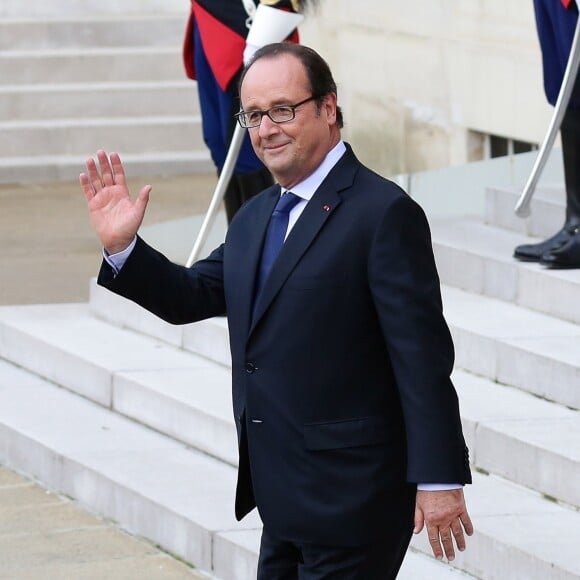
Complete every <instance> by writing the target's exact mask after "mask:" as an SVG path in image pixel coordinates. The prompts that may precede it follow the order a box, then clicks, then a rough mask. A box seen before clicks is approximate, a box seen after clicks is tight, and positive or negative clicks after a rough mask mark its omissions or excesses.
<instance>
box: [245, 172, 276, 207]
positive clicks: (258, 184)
mask: <svg viewBox="0 0 580 580" xmlns="http://www.w3.org/2000/svg"><path fill="white" fill-rule="evenodd" d="M236 178H237V180H238V188H239V190H240V198H241V200H242V203H245V202H246V201H248V200H249V199H251V198H252V197H254V195H256V194H257V193H260V192H261V191H264V189H267V188H268V187H270V186H271V185H274V178H273V177H272V174H271V173H270V172H269V171H268V170H267V169H266V168H265V167H263V168H262V169H257V170H256V171H252V172H251V173H238V174H237V175H236Z"/></svg>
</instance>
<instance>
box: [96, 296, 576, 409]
mask: <svg viewBox="0 0 580 580" xmlns="http://www.w3.org/2000/svg"><path fill="white" fill-rule="evenodd" d="M442 294H443V300H444V311H445V316H446V319H447V322H448V324H449V326H450V328H451V332H452V335H453V338H454V341H455V350H456V364H457V366H458V367H459V368H463V369H465V370H467V371H470V372H473V373H475V374H478V375H482V376H484V377H487V378H489V379H491V380H492V381H497V382H500V383H503V384H506V385H511V386H515V387H517V388H519V389H522V390H524V391H527V392H529V393H531V394H533V395H535V396H538V397H542V398H545V399H548V400H551V401H554V402H557V403H559V404H561V405H564V406H569V407H572V408H574V409H580V389H578V388H577V385H578V384H580V354H579V353H580V327H579V326H578V325H576V324H573V323H571V322H567V321H563V320H557V319H555V318H552V317H550V316H548V315H545V314H541V313H538V312H533V311H531V310H529V309H527V308H523V307H521V306H517V305H513V304H508V303H505V302H502V301H500V300H497V299H493V298H487V297H485V296H478V295H474V294H470V293H468V292H464V291H462V290H459V289H457V288H451V287H448V286H443V287H442ZM91 309H92V311H93V312H94V313H95V315H97V316H102V317H104V318H105V319H107V320H109V321H110V322H113V323H114V320H119V321H122V322H119V323H120V324H125V325H126V326H127V327H129V328H133V329H135V330H137V331H138V332H143V333H145V334H149V335H150V336H156V337H161V336H163V334H164V333H165V332H167V331H166V330H165V326H166V325H164V324H163V322H162V321H160V320H159V319H157V318H155V317H154V316H153V315H151V314H149V313H147V312H143V311H142V309H140V308H139V307H138V306H136V305H134V304H130V303H129V302H128V301H126V300H123V299H121V298H119V297H117V296H114V295H112V294H111V293H110V292H107V291H106V290H103V289H102V288H98V287H94V286H93V287H92V288H91ZM204 324H205V325H206V326H203V325H204ZM199 325H200V323H198V324H193V325H186V326H184V327H183V329H181V330H175V332H177V333H179V336H180V340H183V341H184V342H183V343H182V344H185V342H187V345H188V346H187V348H192V349H195V348H197V347H198V346H199V347H200V348H202V349H203V351H200V352H201V353H202V354H203V355H204V356H207V357H210V358H212V357H215V359H214V360H216V361H219V362H220V363H222V364H224V363H225V364H227V361H228V360H229V354H228V350H227V326H226V324H225V321H224V322H223V326H221V325H220V323H219V322H218V323H216V322H213V321H212V322H210V321H206V322H205V323H202V326H201V327H200V326H199ZM204 331H209V332H210V336H212V338H214V339H216V342H215V343H211V342H210V341H209V340H208V337H207V336H204V334H203V333H204ZM214 332H215V333H217V334H219V333H220V332H221V333H222V337H221V338H220V339H217V337H214V336H213V333H214ZM184 337H188V338H187V341H185V339H184ZM213 345H215V353H214V352H212V351H214V346H213Z"/></svg>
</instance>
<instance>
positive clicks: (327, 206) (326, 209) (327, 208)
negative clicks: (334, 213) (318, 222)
mask: <svg viewBox="0 0 580 580" xmlns="http://www.w3.org/2000/svg"><path fill="white" fill-rule="evenodd" d="M322 209H323V210H324V211H330V206H329V205H326V204H325V205H323V206H322Z"/></svg>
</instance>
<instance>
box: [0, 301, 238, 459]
mask: <svg viewBox="0 0 580 580" xmlns="http://www.w3.org/2000/svg"><path fill="white" fill-rule="evenodd" d="M0 320H1V321H2V322H1V323H0V324H1V326H0V328H1V330H0V357H2V358H4V359H6V360H9V361H11V362H12V363H14V364H17V365H19V366H22V367H23V368H26V369H27V370H29V371H31V372H33V373H35V374H38V375H39V376H41V377H43V378H45V379H47V380H50V381H52V382H54V383H56V384H58V385H60V386H62V387H65V388H66V389H69V390H70V391H73V392H74V393H76V394H79V395H82V396H83V397H86V398H88V399H90V400H91V401H93V402H95V403H98V404H100V405H102V406H104V407H106V408H109V409H112V410H114V411H115V412H117V413H120V414H122V415H126V416H129V417H131V418H133V419H135V420H137V421H139V422H141V423H143V424H146V425H148V426H149V427H152V428H153V429H156V430H158V431H160V432H162V433H165V434H166V435H170V436H172V437H175V438H176V439H178V440H180V441H181V442H182V443H185V444H187V445H191V446H192V447H195V448H197V449H200V450H202V451H204V452H205V453H208V454H210V455H213V456H215V457H217V458H219V459H221V460H222V461H225V462H227V463H230V464H232V465H235V464H237V447H236V434H235V426H234V422H233V417H232V408H231V405H232V403H231V378H230V371H229V369H228V368H226V367H224V366H222V365H218V364H216V363H215V362H213V361H210V360H208V359H205V358H203V357H200V356H198V355H196V354H193V353H192V352H187V351H185V350H183V349H180V348H176V347H175V346H172V345H171V343H168V342H164V341H160V340H157V339H152V338H149V337H146V336H143V335H141V334H138V333H136V332H134V331H130V330H124V329H121V328H116V327H114V326H111V325H110V324H107V323H105V322H103V321H101V320H98V319H97V318H95V317H93V316H91V315H90V313H89V310H88V307H87V305H83V304H68V305H51V306H42V305H33V306H25V307H17V306H16V307H2V308H0ZM50 328H52V330H49V329H50ZM47 331H48V332H47ZM79 337H83V338H82V339H79Z"/></svg>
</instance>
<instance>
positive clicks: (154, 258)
mask: <svg viewBox="0 0 580 580" xmlns="http://www.w3.org/2000/svg"><path fill="white" fill-rule="evenodd" d="M279 193H280V188H279V186H277V185H275V186H273V187H271V188H269V189H267V190H266V191H264V192H263V193H262V194H260V195H258V196H257V197H255V198H253V199H252V200H250V201H249V202H248V203H247V204H246V205H245V206H244V207H242V209H241V210H240V211H239V213H238V214H237V215H236V217H235V219H234V220H233V222H232V223H231V225H230V228H229V231H228V233H227V236H226V240H225V243H224V244H223V245H222V246H221V247H219V248H218V249H217V250H215V251H214V252H213V253H212V254H211V255H210V256H209V257H208V258H207V259H205V260H202V261H200V262H198V263H196V264H195V265H194V266H193V267H192V268H191V269H187V268H185V267H182V266H178V265H175V264H171V263H170V262H169V261H168V260H166V259H165V258H164V257H163V256H162V255H161V254H159V253H158V252H156V251H155V250H153V249H151V248H150V247H148V246H147V245H146V244H145V242H143V241H142V240H140V239H139V240H138V243H137V246H136V247H135V249H134V251H133V252H132V254H131V256H130V257H129V259H128V260H127V262H126V264H125V266H124V267H123V269H122V270H121V272H120V273H119V274H118V275H117V276H116V277H113V273H112V270H111V269H110V267H109V266H108V265H106V263H104V264H103V267H102V269H101V272H100V275H99V283H100V284H102V285H104V286H106V287H107V288H109V289H111V290H112V291H114V292H117V293H119V294H121V295H123V296H126V297H128V298H130V299H131V300H134V301H136V302H138V303H139V304H141V305H142V306H144V307H145V308H147V309H148V310H150V311H151V312H154V313H155V314H157V315H158V316H160V317H161V318H163V319H165V320H167V321H169V322H171V323H175V324H182V323H188V322H192V321H196V320H200V319H203V318H207V317H212V316H217V315H224V314H226V313H227V317H228V323H229V332H230V344H231V352H232V376H233V407H234V415H235V421H236V426H237V430H238V435H239V441H240V466H239V473H238V489H237V495H236V515H237V516H238V518H241V517H243V516H244V515H245V514H246V513H247V512H248V511H249V510H250V509H252V508H253V507H254V505H255V504H254V501H255V502H256V503H257V505H258V509H259V512H260V515H261V517H262V519H263V521H264V524H265V525H266V527H267V528H268V529H269V531H270V533H272V534H274V535H276V536H278V537H281V538H285V539H289V540H296V541H307V542H312V543H318V544H325V545H328V544H339V545H340V544H344V545H349V544H357V543H362V542H366V541H368V540H369V538H370V537H372V534H373V533H374V532H375V530H376V529H377V527H380V526H383V527H384V526H391V525H393V521H396V520H397V518H398V519H399V521H400V520H401V518H403V520H404V521H400V523H401V526H404V527H405V529H407V528H408V529H409V530H410V528H411V527H412V521H411V520H412V505H413V501H414V492H415V484H416V483H467V482H470V471H469V464H468V453H467V449H466V446H465V442H464V438H463V435H462V429H461V423H460V418H459V412H458V404H457V396H456V392H455V389H454V387H453V385H452V383H451V381H450V379H449V375H450V372H451V370H452V366H453V356H454V353H453V345H452V341H451V337H450V334H449V330H448V328H447V325H446V323H445V321H444V318H443V315H442V306H441V297H440V288H439V279H438V276H437V272H436V269H435V264H434V260H433V252H432V248H431V240H430V233H429V228H428V225H427V221H426V219H425V216H424V214H423V211H422V210H421V209H420V208H419V206H418V205H417V204H416V203H415V202H414V201H413V200H411V198H410V197H409V196H407V194H405V193H404V192H403V191H402V190H401V189H400V188H399V187H397V186H396V185H395V184H393V183H391V182H389V181H387V180H385V179H383V178H382V177H380V176H378V175H377V174H375V173H373V172H372V171H370V170H369V169H367V168H366V167H364V166H363V165H362V164H361V163H360V162H359V161H358V160H357V159H356V158H355V156H354V154H353V153H352V151H351V149H350V147H347V152H346V153H345V155H344V156H343V157H342V158H341V160H340V161H339V162H338V164H337V165H336V166H335V167H334V168H333V170H332V171H331V172H330V173H329V175H328V176H327V178H326V179H325V180H324V182H323V183H322V185H321V186H320V187H319V189H318V190H317V191H316V193H315V194H314V197H313V198H312V200H311V201H310V202H309V203H308V205H307V206H306V208H305V209H304V212H303V214H302V215H301V217H300V218H299V220H298V222H297V223H296V225H295V226H294V228H293V229H292V231H291V233H290V234H289V236H288V238H287V240H286V243H285V244H284V246H283V248H282V251H281V253H280V255H279V258H278V260H277V262H276V263H275V265H274V267H273V269H272V271H271V275H270V277H269V279H268V280H267V282H266V285H265V287H264V289H263V292H262V295H261V296H260V297H259V299H258V300H259V302H258V304H257V306H256V310H255V314H254V317H253V318H252V302H253V292H254V280H255V277H256V276H255V274H256V270H257V268H258V264H259V259H260V252H261V246H262V242H263V238H264V234H265V231H266V227H267V224H268V220H269V218H270V214H271V213H272V210H273V208H274V205H275V204H276V202H277V199H278V197H279ZM403 514H404V515H403ZM387 518H388V520H387ZM393 518H394V520H393Z"/></svg>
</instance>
